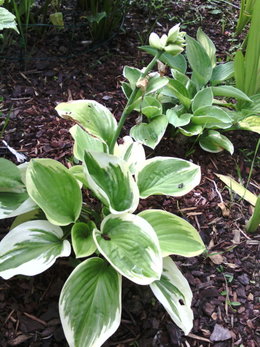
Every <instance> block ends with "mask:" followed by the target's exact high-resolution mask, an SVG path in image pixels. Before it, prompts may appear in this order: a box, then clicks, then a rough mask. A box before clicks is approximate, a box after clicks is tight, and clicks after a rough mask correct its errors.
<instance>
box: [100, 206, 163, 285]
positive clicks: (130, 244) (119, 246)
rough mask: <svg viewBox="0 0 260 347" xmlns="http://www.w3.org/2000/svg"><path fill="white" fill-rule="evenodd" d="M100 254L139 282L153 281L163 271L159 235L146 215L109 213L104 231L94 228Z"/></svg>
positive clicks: (104, 221)
mask: <svg viewBox="0 0 260 347" xmlns="http://www.w3.org/2000/svg"><path fill="white" fill-rule="evenodd" d="M94 240H95V242H96V245H97V248H98V250H99V251H100V253H101V254H102V255H103V256H104V257H105V258H106V259H107V260H108V261H109V262H110V264H111V265H112V266H113V267H114V268H115V269H116V270H117V271H118V272H119V273H120V274H121V275H123V276H125V277H127V278H128V279H130V280H131V281H133V282H135V283H137V284H142V285H146V284H150V283H152V282H153V281H154V280H158V279H159V278H160V276H161V272H162V257H161V251H160V246H159V241H158V238H157V235H156V233H155V231H154V230H153V228H152V227H151V225H150V224H149V223H148V222H147V221H146V220H145V219H143V218H141V217H139V216H136V215H133V214H129V213H126V214H123V215H111V214H110V215H108V216H107V217H105V219H104V220H103V221H102V223H101V231H99V230H97V229H96V230H94Z"/></svg>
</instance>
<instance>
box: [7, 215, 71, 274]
mask: <svg viewBox="0 0 260 347" xmlns="http://www.w3.org/2000/svg"><path fill="white" fill-rule="evenodd" d="M62 237H63V231H62V229H61V228H60V227H58V226H56V225H52V224H51V223H49V222H48V221H46V220H37V221H30V222H26V223H23V224H20V225H18V226H17V227H15V228H14V229H12V230H11V231H9V233H8V234H7V235H6V236H5V237H4V238H3V239H2V241H1V242H0V276H2V277H3V278H4V279H8V278H11V277H13V276H15V275H26V276H34V275H37V274H39V273H41V272H43V271H45V270H47V269H48V268H49V267H51V266H52V265H53V264H54V263H55V261H56V259H57V258H58V257H68V256H69V255H70V252H71V247H70V243H69V242H68V241H67V240H62Z"/></svg>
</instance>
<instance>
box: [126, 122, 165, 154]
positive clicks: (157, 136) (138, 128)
mask: <svg viewBox="0 0 260 347" xmlns="http://www.w3.org/2000/svg"><path fill="white" fill-rule="evenodd" d="M167 125H168V119H167V117H166V116H164V115H161V116H158V117H155V118H153V119H152V120H151V121H150V122H149V123H140V124H138V125H135V126H133V127H132V128H131V130H130V135H131V136H132V137H133V138H134V139H135V141H137V142H140V143H142V144H144V145H146V146H148V147H150V148H152V149H154V148H155V147H156V146H157V145H158V143H159V142H160V141H161V139H162V137H163V135H164V133H165V130H166V128H167Z"/></svg>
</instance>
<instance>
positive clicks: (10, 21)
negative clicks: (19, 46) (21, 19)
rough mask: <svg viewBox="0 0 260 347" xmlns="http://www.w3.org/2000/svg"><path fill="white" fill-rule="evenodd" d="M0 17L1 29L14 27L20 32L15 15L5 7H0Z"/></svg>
mask: <svg viewBox="0 0 260 347" xmlns="http://www.w3.org/2000/svg"><path fill="white" fill-rule="evenodd" d="M0 19H1V20H0V31H1V30H3V29H13V30H15V31H16V32H17V33H18V34H19V31H18V29H17V25H16V22H15V16H14V15H13V14H12V13H11V12H9V11H8V10H7V9H6V8H4V7H0Z"/></svg>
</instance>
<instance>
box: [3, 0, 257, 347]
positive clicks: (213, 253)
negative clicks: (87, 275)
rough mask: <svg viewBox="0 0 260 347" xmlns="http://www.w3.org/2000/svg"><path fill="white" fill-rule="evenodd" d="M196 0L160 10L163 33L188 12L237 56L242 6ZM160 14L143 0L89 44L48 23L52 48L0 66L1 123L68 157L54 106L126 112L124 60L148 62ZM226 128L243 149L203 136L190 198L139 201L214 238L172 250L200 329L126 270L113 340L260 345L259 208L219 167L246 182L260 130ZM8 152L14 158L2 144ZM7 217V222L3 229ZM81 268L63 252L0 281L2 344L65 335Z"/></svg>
mask: <svg viewBox="0 0 260 347" xmlns="http://www.w3.org/2000/svg"><path fill="white" fill-rule="evenodd" d="M189 3H190V2H189V1H177V2H176V4H175V5H174V7H173V5H172V8H171V10H172V11H173V14H174V15H173V16H172V22H170V21H169V17H165V16H164V17H163V18H160V19H158V20H157V24H156V25H155V28H154V29H153V30H154V31H158V30H159V31H161V32H163V31H164V30H167V29H168V28H169V27H171V26H172V25H173V24H175V23H176V22H177V21H178V20H180V19H178V18H183V21H184V24H185V23H186V25H187V28H185V30H186V31H187V32H188V33H189V34H190V35H192V36H194V35H195V32H196V29H197V28H198V26H202V28H203V30H204V31H205V32H206V33H207V34H208V35H209V36H210V37H211V38H212V39H213V41H214V43H215V44H216V46H217V50H218V53H219V59H228V54H229V53H228V52H230V47H231V44H232V42H231V41H229V40H230V38H231V27H232V25H233V24H232V20H234V19H232V20H228V18H230V17H228V16H227V15H226V11H229V13H230V12H231V11H232V14H234V15H237V11H236V9H235V8H233V7H230V6H228V5H227V4H226V2H220V1H219V7H220V10H221V11H220V13H216V12H215V13H214V12H212V11H213V10H212V8H211V7H207V6H206V5H207V4H208V3H209V2H207V1H197V0H196V1H193V2H192V5H190V4H189ZM235 3H238V2H235ZM155 19H156V16H155V15H151V14H149V15H148V14H147V12H146V11H145V9H142V8H137V7H136V8H134V9H132V10H131V12H130V13H129V14H128V15H127V17H126V19H125V23H124V27H123V29H124V30H123V31H121V32H120V34H118V35H117V36H116V37H114V39H113V40H112V41H110V42H108V43H107V44H106V45H103V46H99V47H98V48H97V49H96V50H92V51H87V49H86V47H85V46H84V45H82V44H81V43H80V41H77V40H76V38H75V37H74V39H73V42H72V41H68V39H67V36H66V35H62V34H56V36H55V35H54V34H53V33H49V34H48V33H47V34H46V37H45V39H46V40H41V45H42V46H41V50H40V51H38V54H41V57H42V59H38V60H30V61H28V62H27V64H26V68H25V67H23V66H21V65H20V64H19V62H18V61H12V60H6V61H5V62H4V63H3V64H2V67H1V72H2V73H1V81H0V90H1V95H2V96H3V97H4V105H3V116H0V117H1V118H0V125H1V127H3V126H4V118H5V117H6V115H7V114H9V115H10V121H9V123H8V124H7V127H6V129H5V131H4V132H3V134H2V133H1V132H0V134H1V135H2V137H3V139H4V140H5V141H6V142H7V143H8V144H9V145H10V146H12V147H13V148H15V149H16V150H18V151H19V152H21V153H23V154H25V155H26V156H27V157H28V159H30V158H34V157H48V158H53V159H57V160H60V161H62V162H63V163H64V164H67V165H70V162H71V158H72V140H71V137H70V134H69V128H70V126H71V124H72V123H71V122H69V121H65V120H63V119H60V118H58V117H57V114H56V112H55V110H54V107H55V106H56V105H57V104H58V103H59V102H62V101H67V100H72V99H74V100H75V99H94V100H96V101H98V102H100V103H102V104H104V105H106V106H107V107H109V108H110V109H111V111H112V112H113V113H114V114H115V116H116V117H117V118H118V119H119V117H120V113H121V111H122V109H123V106H124V104H125V98H124V96H123V93H122V91H121V88H120V81H122V79H123V78H122V70H123V67H124V66H125V65H130V66H135V67H139V68H140V67H142V66H144V65H145V63H146V62H147V55H146V54H144V53H142V52H141V51H138V50H137V46H138V45H140V40H145V39H146V38H147V36H148V32H149V28H150V27H151V26H152V25H153V23H154V22H155ZM224 20H225V22H223V21H224ZM138 33H139V35H138ZM32 39H34V40H36V37H34V38H33V37H32ZM66 40H67V41H66ZM46 42H47V43H46ZM233 43H234V41H233ZM58 53H62V56H63V58H57V55H58ZM72 54H74V56H72ZM47 56H48V57H49V58H47ZM69 56H70V57H69ZM44 57H45V58H44ZM148 59H149V58H148ZM9 112H10V113H9ZM133 123H134V118H133V117H132V118H131V119H129V121H128V122H127V124H126V125H125V128H124V133H125V134H127V133H128V131H129V128H130V126H131V125H132V124H133ZM228 136H229V138H230V139H231V140H232V141H233V143H234V145H235V153H234V155H233V156H231V155H229V154H228V153H227V152H223V153H220V154H215V155H212V154H209V153H206V152H203V151H202V150H200V148H199V147H197V146H195V151H194V152H193V153H192V154H191V155H190V156H189V157H186V159H189V160H192V161H193V162H194V163H196V164H199V165H200V166H201V169H202V181H201V183H200V185H199V186H197V187H196V188H195V189H194V190H193V191H192V192H190V193H189V194H187V195H186V196H184V197H181V198H172V197H168V196H153V197H150V198H148V199H146V200H142V201H141V202H140V205H139V207H138V210H142V209H144V208H147V207H150V208H162V209H164V210H166V211H169V212H172V213H175V214H177V215H179V216H182V217H183V218H185V219H186V220H188V221H189V222H190V223H192V224H193V225H194V227H196V229H197V230H198V231H199V233H200V235H201V237H202V238H203V240H204V242H205V244H206V245H207V247H208V251H209V254H208V255H201V256H199V257H195V258H182V257H174V260H175V261H176V262H177V264H178V265H179V267H180V269H181V270H182V272H183V273H184V275H185V276H186V278H187V279H188V281H189V283H190V285H191V288H192V291H193V294H194V299H193V311H194V328H193V330H192V332H191V333H190V334H189V336H184V335H183V333H182V332H181V331H180V329H179V328H178V327H176V325H175V324H174V323H173V322H172V321H171V320H170V318H169V316H168V314H167V313H165V311H164V309H163V307H162V306H161V305H160V304H159V303H158V302H157V300H156V299H155V298H154V297H153V295H152V293H151V291H150V289H149V287H146V286H142V287H141V286H136V285H134V284H132V283H131V282H129V281H128V280H124V283H123V314H122V323H121V326H120V328H119V329H118V331H117V332H116V333H115V334H114V336H112V337H111V338H110V339H109V341H108V342H106V343H105V344H104V346H106V347H108V346H117V347H127V346H136V347H137V346H140V347H149V346H152V347H155V346H160V347H167V346H216V347H226V346H238V347H242V346H248V347H256V346H258V345H260V330H259V325H257V323H259V317H260V307H259V297H260V288H259V280H260V276H259V267H258V266H257V265H259V263H258V261H259V248H260V247H259V246H260V235H259V233H258V234H257V233H255V234H251V235H247V234H245V231H244V225H245V222H246V220H247V219H248V218H249V216H250V215H251V213H252V210H251V206H250V205H249V204H248V203H247V202H245V201H244V200H241V199H239V197H238V196H236V195H234V194H233V195H230V193H229V192H228V190H226V189H224V184H223V183H222V182H220V181H219V180H218V179H217V177H216V176H215V175H214V173H221V174H225V175H232V176H233V177H234V178H236V179H237V180H238V179H239V177H240V179H241V180H242V181H243V183H246V181H247V177H248V175H249V172H250V165H251V161H252V158H253V153H254V150H255V147H256V143H257V139H258V137H257V136H256V135H255V134H252V133H249V132H234V133H232V134H229V135H228ZM190 146H191V145H190V144H189V143H188V144H187V143H183V142H182V141H181V139H180V140H176V139H175V140H174V139H172V138H171V136H170V134H167V136H165V138H164V139H163V141H162V142H161V143H160V145H159V146H158V147H157V148H156V150H155V151H154V152H151V151H147V153H148V154H149V155H164V156H176V157H181V158H184V156H185V153H187V150H188V149H190ZM0 155H1V156H4V157H6V158H8V159H12V160H13V161H15V158H14V156H12V155H11V154H10V152H9V151H8V150H7V149H6V147H4V145H2V143H0ZM259 168H260V163H259V160H257V161H256V163H255V166H254V169H253V172H252V178H251V181H250V182H251V183H250V184H249V189H250V190H251V191H252V192H254V193H256V194H257V193H258V194H259V190H258V189H257V187H259V178H260V177H259V172H260V170H259ZM9 225H10V223H9V222H7V221H1V223H0V234H1V237H3V236H4V235H5V233H6V230H7V228H8V227H9ZM72 269H73V268H72V266H71V264H69V263H68V262H67V261H66V260H64V259H61V260H58V261H57V262H56V264H55V265H54V266H53V267H52V268H51V269H50V270H48V271H47V272H45V273H43V274H41V275H38V276H36V277H34V278H27V277H23V276H17V277H15V278H14V279H11V280H8V281H3V280H0V322H1V325H0V346H1V347H5V346H31V347H36V346H43V347H49V346H53V347H54V346H55V347H57V346H63V347H66V346H67V343H66V341H65V338H64V335H63V332H62V328H61V325H60V320H59V315H58V307H57V302H58V297H59V292H60V290H61V288H62V286H63V283H64V281H65V280H66V278H67V277H68V275H69V273H70V272H71V271H72ZM257 327H258V328H257ZM82 347H84V346H82Z"/></svg>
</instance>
